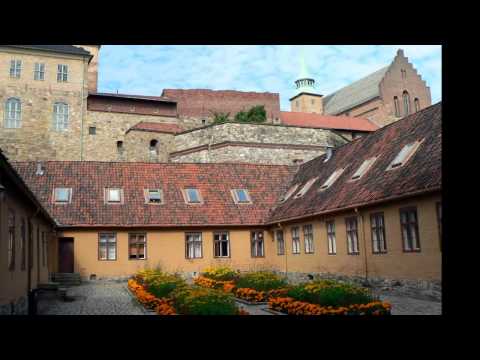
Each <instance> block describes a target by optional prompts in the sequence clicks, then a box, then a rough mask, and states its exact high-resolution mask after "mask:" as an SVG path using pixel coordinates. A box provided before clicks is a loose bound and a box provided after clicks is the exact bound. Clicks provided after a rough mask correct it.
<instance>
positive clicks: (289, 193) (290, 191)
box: [280, 184, 300, 202]
mask: <svg viewBox="0 0 480 360" xmlns="http://www.w3.org/2000/svg"><path fill="white" fill-rule="evenodd" d="M299 186H300V184H295V185H293V186H292V187H291V188H290V189H288V191H287V193H286V194H285V195H284V196H283V197H282V198H281V199H280V202H285V201H287V200H288V199H289V198H290V197H291V196H292V195H293V193H294V192H295V191H296V190H297V189H298V187H299Z"/></svg>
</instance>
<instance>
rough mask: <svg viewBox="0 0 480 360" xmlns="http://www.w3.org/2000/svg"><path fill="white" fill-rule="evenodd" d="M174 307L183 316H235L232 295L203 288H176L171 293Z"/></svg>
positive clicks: (236, 310) (236, 311) (235, 310)
mask: <svg viewBox="0 0 480 360" xmlns="http://www.w3.org/2000/svg"><path fill="white" fill-rule="evenodd" d="M172 297H173V302H174V307H175V309H176V311H177V312H178V313H179V314H183V315H237V314H238V309H237V307H236V305H235V300H234V297H233V295H231V294H226V293H224V292H222V291H219V290H213V289H207V288H203V287H197V286H192V287H184V288H178V289H176V290H175V291H173V293H172Z"/></svg>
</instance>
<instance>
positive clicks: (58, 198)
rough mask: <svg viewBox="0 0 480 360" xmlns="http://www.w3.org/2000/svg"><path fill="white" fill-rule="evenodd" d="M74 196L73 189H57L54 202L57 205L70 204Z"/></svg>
mask: <svg viewBox="0 0 480 360" xmlns="http://www.w3.org/2000/svg"><path fill="white" fill-rule="evenodd" d="M71 196H72V189H70V188H55V191H54V200H53V201H54V202H56V203H69V202H70V200H71Z"/></svg>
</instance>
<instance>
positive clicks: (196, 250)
mask: <svg viewBox="0 0 480 360" xmlns="http://www.w3.org/2000/svg"><path fill="white" fill-rule="evenodd" d="M202 257H203V242H202V233H201V232H188V233H185V258H186V259H201V258H202Z"/></svg>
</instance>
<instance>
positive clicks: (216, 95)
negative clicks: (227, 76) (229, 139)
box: [162, 89, 280, 119]
mask: <svg viewBox="0 0 480 360" xmlns="http://www.w3.org/2000/svg"><path fill="white" fill-rule="evenodd" d="M162 96H163V97H167V98H169V99H173V100H176V101H177V112H178V114H179V115H180V116H181V117H193V118H199V117H212V112H222V113H230V116H231V117H232V118H233V117H234V116H235V114H236V113H237V112H239V111H242V110H248V109H250V108H251V107H253V106H255V105H264V106H265V110H266V112H267V118H268V119H272V118H280V96H279V94H278V93H269V92H264V93H259V92H253V91H234V90H209V89H164V90H163V92H162Z"/></svg>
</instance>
